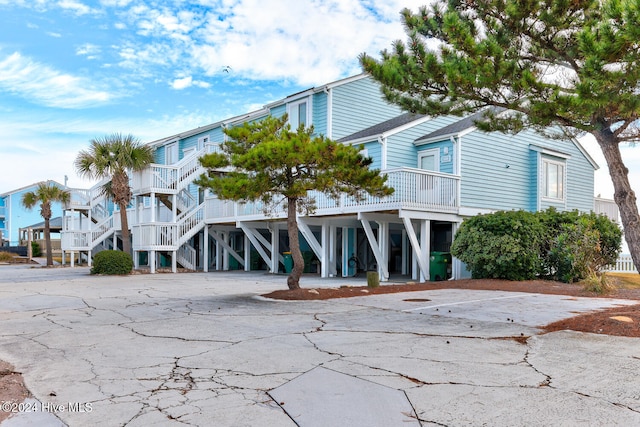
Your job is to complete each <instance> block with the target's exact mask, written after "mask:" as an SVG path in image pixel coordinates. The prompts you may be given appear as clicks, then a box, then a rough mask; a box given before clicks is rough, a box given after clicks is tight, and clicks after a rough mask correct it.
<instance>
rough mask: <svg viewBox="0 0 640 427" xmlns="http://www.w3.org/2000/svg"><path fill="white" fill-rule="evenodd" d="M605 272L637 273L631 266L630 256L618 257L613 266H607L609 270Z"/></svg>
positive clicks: (633, 266)
mask: <svg viewBox="0 0 640 427" xmlns="http://www.w3.org/2000/svg"><path fill="white" fill-rule="evenodd" d="M605 271H610V272H614V273H638V270H636V267H635V265H633V259H632V258H631V255H628V254H623V255H620V256H619V257H618V260H617V261H616V263H615V265H611V266H609V268H607V269H605Z"/></svg>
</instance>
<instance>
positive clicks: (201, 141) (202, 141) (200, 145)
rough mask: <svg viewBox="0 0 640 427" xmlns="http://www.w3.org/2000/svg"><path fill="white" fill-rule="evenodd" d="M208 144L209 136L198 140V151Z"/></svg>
mask: <svg viewBox="0 0 640 427" xmlns="http://www.w3.org/2000/svg"><path fill="white" fill-rule="evenodd" d="M208 143H209V135H207V136H201V137H200V138H198V151H199V150H202V149H203V148H204V146H205V145H207V144H208Z"/></svg>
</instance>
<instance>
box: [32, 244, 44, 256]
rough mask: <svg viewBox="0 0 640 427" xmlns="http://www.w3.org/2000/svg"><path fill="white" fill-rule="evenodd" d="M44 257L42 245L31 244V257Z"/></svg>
mask: <svg viewBox="0 0 640 427" xmlns="http://www.w3.org/2000/svg"><path fill="white" fill-rule="evenodd" d="M41 255H42V250H41V249H40V243H38V242H31V256H33V257H36V258H37V257H39V256H41Z"/></svg>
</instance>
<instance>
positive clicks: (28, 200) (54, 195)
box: [22, 182, 70, 267]
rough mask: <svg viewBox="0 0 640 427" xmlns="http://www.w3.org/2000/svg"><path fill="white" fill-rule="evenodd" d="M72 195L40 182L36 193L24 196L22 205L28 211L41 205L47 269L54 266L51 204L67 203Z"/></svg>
mask: <svg viewBox="0 0 640 427" xmlns="http://www.w3.org/2000/svg"><path fill="white" fill-rule="evenodd" d="M69 198H70V195H69V192H68V191H67V190H63V189H61V188H60V187H56V186H55V185H54V184H53V183H51V182H40V183H38V187H37V188H36V190H35V191H29V192H27V193H24V194H23V195H22V205H23V206H24V207H25V208H27V209H33V207H34V206H35V205H37V204H38V203H40V215H41V216H42V218H44V241H45V247H46V250H47V267H50V266H52V265H53V253H52V250H51V229H50V225H49V220H50V219H51V203H52V202H61V203H67V202H68V201H69Z"/></svg>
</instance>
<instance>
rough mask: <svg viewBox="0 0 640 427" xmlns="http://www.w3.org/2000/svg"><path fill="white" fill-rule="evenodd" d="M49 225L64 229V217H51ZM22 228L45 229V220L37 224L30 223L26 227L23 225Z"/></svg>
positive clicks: (53, 227)
mask: <svg viewBox="0 0 640 427" xmlns="http://www.w3.org/2000/svg"><path fill="white" fill-rule="evenodd" d="M49 227H50V228H51V229H52V230H53V229H56V230H60V229H62V217H61V216H57V217H55V218H51V219H50V220H49ZM22 228H33V229H34V230H40V229H43V230H44V221H42V222H39V223H37V224H33V225H28V226H26V227H22Z"/></svg>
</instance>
